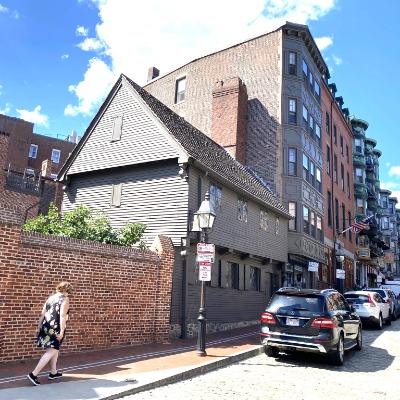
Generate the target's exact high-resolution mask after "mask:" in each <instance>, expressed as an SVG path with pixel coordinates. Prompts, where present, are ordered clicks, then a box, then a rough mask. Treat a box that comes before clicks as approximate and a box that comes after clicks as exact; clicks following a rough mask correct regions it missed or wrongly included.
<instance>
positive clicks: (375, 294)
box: [374, 293, 383, 303]
mask: <svg viewBox="0 0 400 400" xmlns="http://www.w3.org/2000/svg"><path fill="white" fill-rule="evenodd" d="M374 300H375V301H376V302H377V303H383V299H382V297H381V295H380V294H379V293H374Z"/></svg>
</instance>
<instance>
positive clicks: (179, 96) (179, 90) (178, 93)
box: [175, 77, 186, 103]
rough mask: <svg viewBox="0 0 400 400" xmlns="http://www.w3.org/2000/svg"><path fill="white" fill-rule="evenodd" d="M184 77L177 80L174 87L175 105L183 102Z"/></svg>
mask: <svg viewBox="0 0 400 400" xmlns="http://www.w3.org/2000/svg"><path fill="white" fill-rule="evenodd" d="M185 90H186V77H184V78H181V79H178V80H177V81H176V86H175V103H180V102H181V101H184V100H185Z"/></svg>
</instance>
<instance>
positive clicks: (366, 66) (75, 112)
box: [0, 0, 400, 208]
mask: <svg viewBox="0 0 400 400" xmlns="http://www.w3.org/2000/svg"><path fill="white" fill-rule="evenodd" d="M188 4H189V3H188V2H187V0H169V1H165V0H147V1H146V2H136V1H126V0H56V1H54V0H39V1H32V0H0V37H1V38H2V39H1V40H0V54H2V61H1V62H0V113H2V114H5V115H9V116H12V117H18V118H22V119H25V120H27V121H31V122H33V123H34V124H35V127H34V132H35V133H39V134H43V135H48V136H53V137H59V138H65V137H66V136H67V135H68V134H70V133H71V131H72V130H75V131H76V132H77V133H78V135H82V134H83V133H84V131H85V129H86V127H87V126H88V125H89V123H90V121H91V120H92V118H93V116H94V114H95V113H96V111H97V110H98V108H99V106H100V104H101V103H102V101H103V100H104V97H105V96H106V95H107V94H108V91H109V90H110V88H111V86H112V85H113V84H114V83H115V81H116V79H117V77H118V76H119V74H120V73H124V74H126V75H127V76H129V77H130V78H131V79H133V80H134V81H136V82H137V83H138V84H141V85H143V84H145V82H146V77H147V70H148V68H149V67H151V66H155V67H157V68H159V69H160V71H161V74H164V73H166V72H168V71H170V70H173V69H175V68H176V67H179V66H180V65H182V64H184V63H186V62H188V61H191V60H193V59H195V58H198V57H200V56H202V55H206V54H208V53H210V52H213V51H215V50H219V49H222V48H224V47H227V46H229V45H233V44H235V43H238V42H241V41H244V40H247V39H249V38H251V37H254V36H256V35H259V34H262V33H265V32H268V31H270V30H272V29H276V28H277V27H279V26H280V25H283V24H284V23H285V22H286V21H291V22H296V23H301V24H306V25H308V26H309V28H310V30H311V33H312V35H313V37H314V39H315V40H316V42H317V44H318V46H319V48H320V50H321V52H322V54H323V56H324V58H325V60H326V62H327V64H328V66H329V68H330V73H331V79H330V81H329V82H330V83H336V86H337V89H338V92H337V95H338V96H342V97H343V99H344V107H347V108H349V111H350V115H354V116H355V117H357V118H361V119H364V120H366V121H367V122H368V123H369V128H368V130H367V136H368V137H371V138H374V139H375V140H377V142H378V144H377V148H378V149H379V150H381V151H382V156H381V158H380V181H381V187H384V188H386V189H389V190H392V192H393V193H392V195H393V196H396V197H398V199H399V201H400V157H399V155H398V154H399V149H398V147H399V145H400V139H399V135H398V132H397V126H398V124H397V120H396V119H395V116H396V111H397V109H395V108H396V106H397V101H396V100H395V93H396V92H398V91H399V89H400V87H399V84H398V83H397V82H398V81H397V79H396V75H395V74H394V73H393V71H395V70H397V69H398V68H399V67H398V66H399V63H400V52H399V45H398V41H399V38H400V23H399V21H398V19H397V18H398V16H399V15H400V2H398V0H383V1H381V2H378V3H377V2H374V1H372V0H267V1H266V0H251V1H247V2H245V1H240V0H217V1H215V0H203V1H201V2H193V3H192V2H191V3H190V7H188ZM399 208H400V205H399Z"/></svg>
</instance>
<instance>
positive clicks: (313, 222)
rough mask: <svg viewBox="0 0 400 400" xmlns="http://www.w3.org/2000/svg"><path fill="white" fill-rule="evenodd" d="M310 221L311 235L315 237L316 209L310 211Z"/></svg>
mask: <svg viewBox="0 0 400 400" xmlns="http://www.w3.org/2000/svg"><path fill="white" fill-rule="evenodd" d="M310 222H311V232H310V235H311V236H312V237H314V238H315V237H316V233H317V231H316V227H315V222H316V220H315V212H314V211H310Z"/></svg>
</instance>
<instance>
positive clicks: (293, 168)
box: [288, 147, 297, 176]
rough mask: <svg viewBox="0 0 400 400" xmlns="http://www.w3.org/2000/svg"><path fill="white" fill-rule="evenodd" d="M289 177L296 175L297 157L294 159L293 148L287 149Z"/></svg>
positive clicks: (294, 152) (294, 150)
mask: <svg viewBox="0 0 400 400" xmlns="http://www.w3.org/2000/svg"><path fill="white" fill-rule="evenodd" d="M288 174H289V175H295V176H296V175H297V157H296V149H295V148H293V147H290V148H289V168H288Z"/></svg>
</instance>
